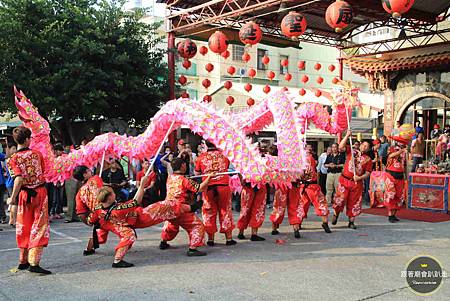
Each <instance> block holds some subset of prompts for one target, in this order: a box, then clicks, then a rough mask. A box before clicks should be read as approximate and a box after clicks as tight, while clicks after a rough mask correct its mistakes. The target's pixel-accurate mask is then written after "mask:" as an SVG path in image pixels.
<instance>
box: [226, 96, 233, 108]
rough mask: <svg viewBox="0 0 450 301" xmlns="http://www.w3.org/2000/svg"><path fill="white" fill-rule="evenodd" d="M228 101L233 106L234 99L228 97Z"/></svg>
mask: <svg viewBox="0 0 450 301" xmlns="http://www.w3.org/2000/svg"><path fill="white" fill-rule="evenodd" d="M226 101H227V104H228V105H230V106H231V105H232V104H233V103H234V97H233V96H228V97H227V100H226Z"/></svg>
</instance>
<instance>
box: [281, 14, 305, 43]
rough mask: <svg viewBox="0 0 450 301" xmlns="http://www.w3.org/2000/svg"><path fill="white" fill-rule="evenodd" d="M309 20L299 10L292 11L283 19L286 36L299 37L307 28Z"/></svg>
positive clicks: (282, 29)
mask: <svg viewBox="0 0 450 301" xmlns="http://www.w3.org/2000/svg"><path fill="white" fill-rule="evenodd" d="M306 26H307V22H306V18H305V17H304V16H303V15H302V14H300V13H297V12H294V11H291V12H289V14H287V15H286V16H285V17H284V18H283V20H282V21H281V31H282V32H283V34H284V35H285V36H287V37H288V38H291V39H294V40H295V39H298V37H299V36H301V35H302V34H303V33H304V32H305V30H306Z"/></svg>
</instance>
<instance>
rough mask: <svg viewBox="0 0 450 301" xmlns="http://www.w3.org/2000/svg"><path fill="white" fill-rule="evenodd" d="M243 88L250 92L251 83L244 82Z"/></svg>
mask: <svg viewBox="0 0 450 301" xmlns="http://www.w3.org/2000/svg"><path fill="white" fill-rule="evenodd" d="M244 90H245V91H247V92H250V91H251V90H252V84H250V83H246V84H245V86H244Z"/></svg>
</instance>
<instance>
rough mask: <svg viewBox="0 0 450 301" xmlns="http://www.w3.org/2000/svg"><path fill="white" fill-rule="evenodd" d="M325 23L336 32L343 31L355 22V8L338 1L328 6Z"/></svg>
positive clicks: (340, 0)
mask: <svg viewBox="0 0 450 301" xmlns="http://www.w3.org/2000/svg"><path fill="white" fill-rule="evenodd" d="M325 21H327V23H328V25H329V26H330V27H331V28H334V30H335V31H336V32H340V31H342V29H343V28H345V27H347V26H348V25H349V24H350V23H352V21H353V8H352V7H351V5H350V4H348V3H347V2H345V1H342V0H338V1H336V2H334V3H332V4H331V5H330V6H328V8H327V11H326V13H325Z"/></svg>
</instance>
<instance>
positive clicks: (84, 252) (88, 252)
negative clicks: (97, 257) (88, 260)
mask: <svg viewBox="0 0 450 301" xmlns="http://www.w3.org/2000/svg"><path fill="white" fill-rule="evenodd" d="M92 254H95V249H90V250H83V256H89V255H92Z"/></svg>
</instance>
